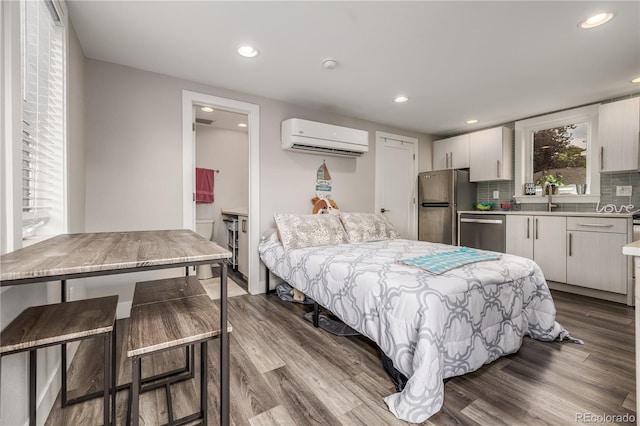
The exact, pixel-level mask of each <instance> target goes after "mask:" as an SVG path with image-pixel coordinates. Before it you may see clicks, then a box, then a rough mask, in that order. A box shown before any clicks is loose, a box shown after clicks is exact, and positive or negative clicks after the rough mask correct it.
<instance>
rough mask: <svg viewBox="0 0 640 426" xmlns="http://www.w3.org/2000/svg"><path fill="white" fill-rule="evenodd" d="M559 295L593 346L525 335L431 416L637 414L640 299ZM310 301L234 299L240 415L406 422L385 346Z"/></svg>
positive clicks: (177, 389) (495, 421) (177, 402)
mask: <svg viewBox="0 0 640 426" xmlns="http://www.w3.org/2000/svg"><path fill="white" fill-rule="evenodd" d="M553 296H554V300H555V302H556V307H557V311H558V315H557V319H558V321H559V322H560V323H561V324H562V325H563V326H564V327H566V328H567V329H568V330H570V331H571V333H572V335H573V336H574V337H578V338H580V339H583V340H584V341H585V345H584V346H581V345H576V344H572V343H566V342H565V343H557V342H553V343H544V342H539V341H535V340H532V339H530V338H525V339H524V343H523V345H522V347H521V349H520V350H519V351H518V352H517V353H516V354H513V355H510V356H508V357H504V358H501V359H499V360H497V361H496V362H494V363H492V364H490V365H486V366H484V367H482V368H481V369H480V370H478V371H476V372H474V373H471V374H467V375H465V376H461V377H455V378H452V379H451V380H449V381H448V382H447V383H446V385H445V398H444V407H443V408H442V410H441V411H440V412H439V413H438V414H436V415H434V416H432V417H431V418H430V419H429V420H427V421H426V422H425V423H424V424H428V425H431V424H434V425H456V424H464V425H499V424H503V425H517V424H521V425H535V424H540V425H542V424H547V425H569V424H576V423H579V422H577V416H579V415H580V414H582V413H592V414H594V415H603V414H606V415H616V414H620V415H624V414H627V413H628V414H630V415H634V416H635V415H636V413H635V407H636V395H635V361H634V360H635V353H634V351H635V346H634V343H635V337H634V333H635V330H634V321H633V315H634V310H633V308H629V307H627V306H624V305H620V304H617V303H612V302H606V301H601V300H596V299H591V298H588V297H582V296H577V295H572V294H567V293H561V292H554V293H553ZM216 303H217V302H216ZM309 309H310V307H309V306H306V307H305V306H302V305H298V304H292V303H287V302H283V301H281V300H280V299H279V298H278V297H277V296H276V295H269V296H265V295H260V296H250V295H245V296H238V297H234V298H231V299H229V321H230V322H231V324H232V326H233V333H232V334H231V371H230V376H231V422H232V424H234V425H253V426H257V425H368V426H377V425H401V424H406V423H405V422H402V421H399V420H397V419H396V418H395V417H394V416H393V415H392V414H391V413H390V412H389V411H388V410H387V407H386V405H385V403H384V401H383V397H384V396H386V395H389V394H390V393H392V392H393V390H394V388H393V385H392V382H391V380H390V379H389V378H388V376H387V375H386V373H385V372H384V370H383V369H382V366H381V362H380V355H379V353H378V350H377V348H376V347H375V346H374V345H373V344H372V343H371V342H370V341H368V340H367V339H365V338H363V337H337V336H333V335H331V334H329V333H327V332H325V331H322V330H321V329H315V328H314V327H313V326H312V325H311V323H309V322H307V321H305V320H304V319H303V318H302V315H303V314H304V313H305V312H306V311H307V310H309ZM126 329H127V324H126V320H120V321H118V340H120V341H121V342H122V340H123V339H124V338H125V333H126ZM209 347H210V348H211V349H210V350H209V356H210V367H209V384H208V390H209V419H210V420H209V424H212V425H215V424H218V410H217V404H218V365H219V364H218V362H219V361H218V354H217V350H216V347H217V345H216V344H212V345H210V346H209ZM95 348H97V349H95ZM95 348H93V347H91V344H90V343H89V342H87V343H86V344H85V343H83V346H82V347H81V348H80V349H79V353H78V355H77V356H76V357H75V359H74V362H73V364H72V367H71V371H70V378H71V382H72V383H71V384H70V388H77V387H82V388H87V387H89V388H96V389H97V388H98V387H99V386H101V371H100V370H101V367H100V363H101V361H100V356H99V355H96V354H94V353H92V351H93V350H99V346H96V347H95ZM99 353H100V352H97V354H99ZM118 354H119V358H120V359H119V364H120V366H119V368H118V372H117V377H118V382H119V383H124V381H126V380H130V377H131V368H130V363H129V362H125V361H126V360H125V358H124V357H123V351H122V350H121V348H118ZM182 354H183V353H182V352H175V351H173V352H165V353H162V354H159V355H157V356H155V357H154V358H153V359H152V360H151V361H150V362H146V363H145V364H143V377H144V376H146V375H149V374H154V373H157V372H160V371H163V370H166V369H171V368H177V367H179V366H180V365H182V364H181V363H182V362H183V355H182ZM196 364H197V362H196ZM76 371H83V372H87V371H92V372H93V373H94V374H92V375H87V374H86V373H84V374H82V375H79V374H74V373H75V372H76ZM198 389H199V384H198V375H196V378H195V379H193V380H190V381H187V382H183V383H180V384H178V385H174V386H173V387H172V389H171V391H172V395H173V401H174V412H175V415H176V416H178V417H179V416H182V415H186V414H188V413H189V412H191V411H195V410H196V408H197V406H198ZM71 396H73V393H72V394H71ZM127 397H128V395H127V391H126V390H124V391H121V392H119V393H118V398H117V424H118V425H122V424H125V421H126V414H127V405H126V404H127ZM101 410H102V405H101V402H100V401H99V400H95V401H90V402H87V403H83V404H78V405H75V406H71V407H67V408H65V409H61V408H60V404H59V398H58V401H57V402H56V405H55V407H54V408H53V410H52V412H51V413H50V415H49V419H48V421H47V425H80V424H87V425H89V424H91V425H93V424H99V423H100V421H101ZM141 417H142V418H141V422H140V424H144V425H156V424H162V423H164V422H166V421H167V408H166V404H165V396H164V391H163V390H162V389H160V390H155V391H151V392H148V393H145V394H143V395H142V400H141ZM636 421H637V418H636Z"/></svg>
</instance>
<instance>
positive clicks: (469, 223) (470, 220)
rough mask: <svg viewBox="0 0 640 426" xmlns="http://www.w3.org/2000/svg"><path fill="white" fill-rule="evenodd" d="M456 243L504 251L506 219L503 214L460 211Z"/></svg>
mask: <svg viewBox="0 0 640 426" xmlns="http://www.w3.org/2000/svg"><path fill="white" fill-rule="evenodd" d="M458 229H459V239H458V243H459V244H460V245H461V246H465V247H473V248H477V249H481V250H490V251H497V252H500V253H504V251H505V241H506V220H505V215H503V214H473V213H462V214H461V215H460V226H459V227H458Z"/></svg>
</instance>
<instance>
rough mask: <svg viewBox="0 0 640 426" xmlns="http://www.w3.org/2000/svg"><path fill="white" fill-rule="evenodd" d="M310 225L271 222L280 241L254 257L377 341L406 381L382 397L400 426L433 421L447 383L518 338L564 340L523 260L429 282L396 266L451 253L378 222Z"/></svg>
mask: <svg viewBox="0 0 640 426" xmlns="http://www.w3.org/2000/svg"><path fill="white" fill-rule="evenodd" d="M311 216H312V215H278V214H276V215H275V219H276V224H277V225H278V233H276V234H274V236H273V237H271V238H268V239H266V240H264V241H262V242H261V243H260V246H259V251H260V257H261V259H262V261H263V263H264V264H265V265H266V266H267V268H268V269H269V270H270V271H271V272H272V273H273V274H275V275H276V276H278V277H280V278H282V279H283V280H284V281H286V282H287V283H289V284H290V285H291V286H293V287H294V288H296V289H298V290H300V291H301V292H303V293H305V294H306V295H307V296H309V297H311V298H312V299H313V300H315V301H316V302H317V303H318V304H320V305H322V306H323V307H325V308H326V309H328V310H330V311H331V312H332V313H333V314H334V315H336V316H337V317H338V318H340V319H341V320H342V321H344V323H345V324H347V325H348V326H349V327H351V328H353V329H355V330H357V331H358V332H359V333H361V334H363V335H364V336H366V337H368V338H369V339H371V340H372V341H373V342H375V343H376V344H377V345H378V346H379V347H380V349H381V350H382V352H384V354H385V355H386V356H387V357H389V358H390V359H391V360H392V361H393V365H394V367H395V368H396V369H397V370H398V371H400V372H401V373H402V374H404V375H405V376H406V377H407V378H408V381H407V383H406V385H405V387H404V389H403V390H402V391H401V392H397V393H395V394H392V395H389V396H388V397H386V398H385V402H386V404H387V406H388V407H389V410H390V411H391V412H392V413H393V414H394V415H395V416H396V417H398V418H400V419H402V420H405V421H409V422H414V423H419V422H423V421H424V420H426V419H427V418H429V417H430V416H431V415H433V414H435V413H437V412H438V411H439V410H440V408H441V407H442V404H443V398H444V383H443V380H444V379H445V378H448V377H453V376H459V375H462V374H465V373H468V372H471V371H474V370H477V369H478V368H480V367H481V366H482V365H484V364H487V363H490V362H492V361H494V360H495V359H497V358H499V357H501V356H504V355H507V354H510V353H514V352H516V351H518V349H519V348H520V345H521V344H522V339H523V336H525V335H528V336H530V337H532V338H534V339H538V340H543V341H553V340H554V339H556V338H558V337H559V335H561V332H564V330H563V329H562V327H561V326H560V325H559V324H558V323H557V322H556V321H555V306H554V303H553V299H552V297H551V294H550V292H549V289H548V287H547V284H546V281H545V279H544V276H543V274H542V271H541V270H540V268H539V267H538V266H537V265H536V264H535V263H534V262H533V261H531V260H529V259H526V258H522V257H518V256H512V255H508V254H500V255H499V258H498V259H496V260H487V261H478V262H474V263H468V264H465V265H463V266H459V267H454V268H453V269H450V270H448V271H445V272H442V273H437V274H436V273H433V272H430V271H428V270H425V269H423V268H421V267H416V266H409V265H406V264H403V263H401V262H402V261H404V260H407V259H414V258H422V257H423V256H430V255H434V254H438V253H447V252H451V251H453V250H456V249H459V247H453V246H448V245H443V244H435V243H427V242H421V241H413V240H406V239H400V238H397V237H398V235H397V234H396V233H395V231H394V230H393V227H392V226H391V224H389V223H388V222H387V221H386V219H384V217H383V216H382V215H373V214H357V213H351V214H346V215H345V214H344V213H340V214H339V215H323V216H324V218H322V219H321V218H320V217H318V216H316V217H315V218H313V217H311ZM327 216H332V218H331V219H327V218H326V217H327Z"/></svg>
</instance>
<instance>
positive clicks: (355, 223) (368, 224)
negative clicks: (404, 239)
mask: <svg viewBox="0 0 640 426" xmlns="http://www.w3.org/2000/svg"><path fill="white" fill-rule="evenodd" d="M340 221H341V222H342V224H343V225H344V229H345V230H346V231H347V236H348V238H349V242H350V243H364V242H367V241H380V240H388V239H393V238H398V237H399V234H398V233H397V232H396V230H395V228H394V227H393V225H392V224H391V222H389V220H388V219H387V218H386V216H384V215H382V214H380V213H340Z"/></svg>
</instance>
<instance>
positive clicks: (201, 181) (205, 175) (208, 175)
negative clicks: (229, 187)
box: [196, 168, 213, 203]
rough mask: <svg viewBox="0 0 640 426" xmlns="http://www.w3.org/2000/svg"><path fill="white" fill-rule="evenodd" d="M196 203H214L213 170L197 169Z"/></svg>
mask: <svg viewBox="0 0 640 426" xmlns="http://www.w3.org/2000/svg"><path fill="white" fill-rule="evenodd" d="M196 203H213V170H210V169H200V168H196Z"/></svg>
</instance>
